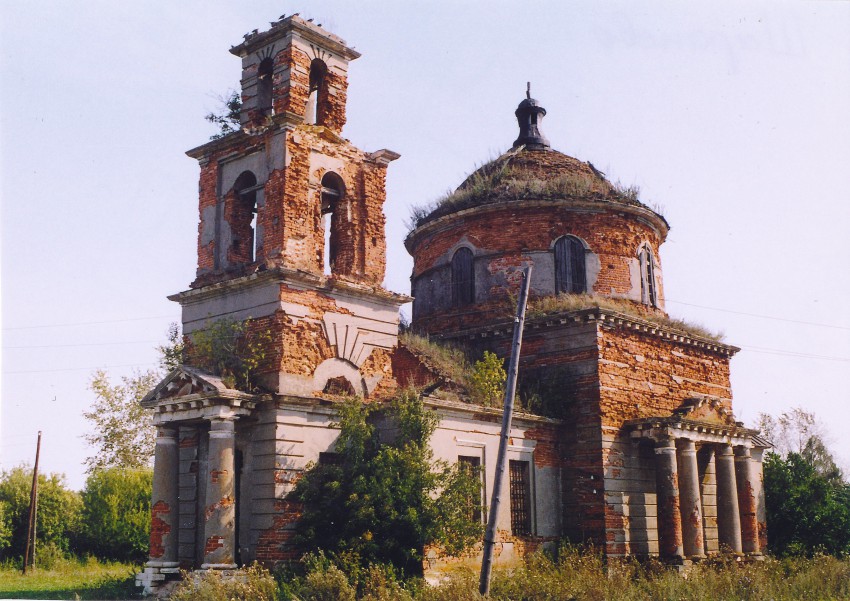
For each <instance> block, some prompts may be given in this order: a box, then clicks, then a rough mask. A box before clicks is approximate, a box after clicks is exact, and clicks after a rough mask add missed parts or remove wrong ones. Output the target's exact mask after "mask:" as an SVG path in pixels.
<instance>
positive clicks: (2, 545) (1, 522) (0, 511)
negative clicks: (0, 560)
mask: <svg viewBox="0 0 850 601" xmlns="http://www.w3.org/2000/svg"><path fill="white" fill-rule="evenodd" d="M8 514H9V510H8V509H6V502H5V501H0V557H3V555H4V553H5V552H6V549H8V548H9V545H11V544H12V524H11V523H10V521H11V520H10V518H9V516H8Z"/></svg>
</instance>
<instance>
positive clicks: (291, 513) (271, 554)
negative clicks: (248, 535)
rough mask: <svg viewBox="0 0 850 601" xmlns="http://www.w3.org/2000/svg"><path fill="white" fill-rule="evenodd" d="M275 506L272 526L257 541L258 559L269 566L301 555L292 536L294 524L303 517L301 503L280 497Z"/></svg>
mask: <svg viewBox="0 0 850 601" xmlns="http://www.w3.org/2000/svg"><path fill="white" fill-rule="evenodd" d="M274 508H275V516H274V518H273V521H272V527H271V528H269V529H268V530H266V531H264V532H263V533H261V534H260V538H259V540H258V542H257V556H256V559H257V561H258V562H260V563H262V564H264V565H266V566H267V567H271V566H272V565H274V564H275V563H276V562H278V561H289V560H293V559H297V558H298V557H299V556H300V554H299V553H298V551H297V549H296V548H295V546H294V544H293V542H292V538H293V536H294V530H293V527H294V524H295V522H297V521H298V518H300V517H301V511H302V508H301V504H300V503H296V502H294V501H287V500H282V499H278V500H276V501H275V503H274Z"/></svg>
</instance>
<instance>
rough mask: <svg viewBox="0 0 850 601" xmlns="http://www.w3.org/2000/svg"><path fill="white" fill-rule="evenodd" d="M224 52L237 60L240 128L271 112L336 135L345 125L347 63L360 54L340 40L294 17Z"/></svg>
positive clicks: (257, 122) (259, 121)
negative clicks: (240, 100)
mask: <svg viewBox="0 0 850 601" xmlns="http://www.w3.org/2000/svg"><path fill="white" fill-rule="evenodd" d="M230 52H231V53H233V54H235V55H236V56H238V57H240V58H241V59H242V112H241V114H240V118H241V122H242V126H243V127H245V128H251V127H257V126H262V124H263V123H265V122H267V121H268V119H269V118H270V117H272V116H274V115H285V114H288V115H290V116H291V117H292V118H293V119H298V118H300V119H301V120H302V122H303V123H307V124H311V125H313V124H314V125H322V126H325V127H327V128H329V129H330V130H332V131H334V132H336V133H339V132H340V131H342V127H343V126H344V125H345V101H346V89H347V88H348V63H349V61H352V60H354V59H356V58H359V57H360V53H359V52H357V51H356V50H354V49H352V48H349V47H348V46H347V45H346V44H345V40H343V39H342V38H340V37H338V36H335V35H333V34H332V33H329V32H327V31H325V30H324V29H322V28H321V26H319V25H314V24H313V23H312V22H309V21H304V20H303V19H300V18H298V17H297V16H292V17H289V18H288V19H282V20H280V21H278V22H276V23H273V24H272V27H271V29H270V30H268V31H266V32H263V33H258V32H257V30H254V31H252V32H251V33H249V34H247V35H246V36H245V40H244V41H243V42H242V43H241V44H238V45H236V46H234V47H233V48H231V49H230Z"/></svg>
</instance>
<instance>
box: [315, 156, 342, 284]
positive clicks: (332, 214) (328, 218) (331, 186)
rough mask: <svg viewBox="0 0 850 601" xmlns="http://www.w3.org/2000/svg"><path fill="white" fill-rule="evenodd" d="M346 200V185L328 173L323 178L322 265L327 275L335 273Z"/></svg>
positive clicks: (332, 173)
mask: <svg viewBox="0 0 850 601" xmlns="http://www.w3.org/2000/svg"><path fill="white" fill-rule="evenodd" d="M344 198H345V184H344V183H343V181H342V178H341V177H340V176H339V175H337V174H336V173H334V172H333V171H328V172H327V173H325V175H324V176H322V207H321V211H322V229H323V234H324V250H323V256H322V265H323V268H324V273H325V275H330V274H331V273H334V272H335V267H337V265H336V263H337V258H338V256H339V246H340V241H341V237H342V230H343V223H344V219H345V217H346V215H343V214H342V213H343V211H342V207H343V199H344Z"/></svg>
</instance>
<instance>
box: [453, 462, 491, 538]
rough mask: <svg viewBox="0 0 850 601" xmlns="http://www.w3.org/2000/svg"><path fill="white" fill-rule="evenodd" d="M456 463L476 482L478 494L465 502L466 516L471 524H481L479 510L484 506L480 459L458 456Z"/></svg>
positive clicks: (481, 517) (481, 516) (481, 515)
mask: <svg viewBox="0 0 850 601" xmlns="http://www.w3.org/2000/svg"><path fill="white" fill-rule="evenodd" d="M457 462H458V465H459V466H460V469H461V470H463V471H464V472H466V473H467V474H471V475H472V476H474V477H475V478H477V480H478V494H476V495H474V496H471V497H470V498H469V499H467V500H466V514H467V517H469V518H470V519H471V520H472V521H473V522H478V523H481V521H482V519H483V513H482V511H481V508H482V507H483V506H484V487H483V482H482V476H483V474H482V472H481V458H480V457H474V456H471V455H460V456H458V458H457Z"/></svg>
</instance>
